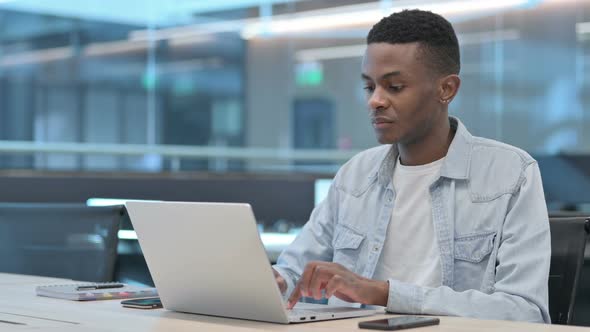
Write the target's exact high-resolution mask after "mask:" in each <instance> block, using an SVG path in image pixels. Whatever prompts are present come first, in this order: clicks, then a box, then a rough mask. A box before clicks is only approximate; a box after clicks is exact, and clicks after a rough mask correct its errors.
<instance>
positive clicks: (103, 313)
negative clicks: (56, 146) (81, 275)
mask: <svg viewBox="0 0 590 332" xmlns="http://www.w3.org/2000/svg"><path fill="white" fill-rule="evenodd" d="M55 282H66V283H67V282H68V280H63V279H55V278H45V277H34V276H22V275H13V274H2V273H0V292H1V294H2V296H0V331H26V330H36V331H64V332H77V331H91V332H100V331H120V332H125V331H134V332H135V331H154V332H155V331H180V332H183V331H187V332H188V331H191V332H193V331H260V330H263V331H266V330H268V331H318V330H321V331H332V330H333V331H352V330H359V329H358V327H357V324H358V322H359V321H362V320H370V319H378V318H384V317H393V316H394V315H377V316H373V317H363V318H353V319H342V320H333V321H324V322H314V323H303V324H292V325H280V324H271V323H262V322H254V321H245V320H237V319H228V318H219V317H211V316H201V315H193V314H184V313H178V312H171V311H167V310H164V309H157V310H141V309H130V308H123V307H121V305H120V303H119V302H120V301H119V300H106V301H90V302H76V301H68V300H61V299H52V298H44V297H38V296H36V295H35V286H36V285H42V284H52V283H55ZM440 319H441V323H440V325H439V326H431V327H424V328H420V330H419V331H420V332H428V331H443V332H444V331H456V332H461V331H477V330H485V331H503V332H510V331H515V332H516V331H518V332H523V331H525V332H526V331H535V332H536V331H551V332H560V331H578V330H580V331H582V330H583V331H590V329H588V328H581V327H568V326H556V325H553V326H551V325H544V324H528V323H517V322H505V321H489V320H476V319H467V318H458V317H440ZM1 321H9V322H21V323H25V324H27V325H14V324H8V323H2V322H1ZM362 331H368V330H362Z"/></svg>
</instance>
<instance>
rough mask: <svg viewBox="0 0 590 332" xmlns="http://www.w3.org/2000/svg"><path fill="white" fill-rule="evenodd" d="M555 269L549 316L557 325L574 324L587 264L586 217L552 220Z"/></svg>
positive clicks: (589, 221)
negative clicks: (578, 297) (582, 276)
mask: <svg viewBox="0 0 590 332" xmlns="http://www.w3.org/2000/svg"><path fill="white" fill-rule="evenodd" d="M549 227H550V229H551V267H550V272H549V314H550V315H551V321H552V323H553V324H566V325H569V324H571V322H572V318H573V317H572V316H573V314H572V313H573V309H574V304H575V301H576V292H577V290H578V280H579V279H580V272H581V270H582V265H583V263H584V249H585V246H586V241H587V239H588V234H589V233H590V219H589V218H586V217H571V218H554V217H552V218H549Z"/></svg>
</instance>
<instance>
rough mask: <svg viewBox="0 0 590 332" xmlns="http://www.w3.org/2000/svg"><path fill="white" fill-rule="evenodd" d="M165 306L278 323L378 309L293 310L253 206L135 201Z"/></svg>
mask: <svg viewBox="0 0 590 332" xmlns="http://www.w3.org/2000/svg"><path fill="white" fill-rule="evenodd" d="M125 206H126V207H127V211H128V213H129V217H130V219H131V223H132V224H133V228H134V229H135V231H136V233H137V236H138V239H139V244H140V246H141V250H142V251H143V254H144V257H145V260H146V262H147V265H148V268H149V271H150V273H151V276H152V279H153V281H154V284H155V286H156V288H157V289H158V294H159V295H160V298H161V300H162V304H163V306H164V308H166V309H168V310H173V311H180V312H186V313H194V314H202V315H212V316H222V317H231V318H240V319H249V320H257V321H266V322H273V323H283V324H288V323H301V322H309V321H319V320H328V319H339V318H349V317H362V316H369V315H373V314H374V313H375V310H373V309H364V308H351V307H335V306H328V305H320V304H307V303H298V304H297V305H296V306H295V308H293V309H292V310H286V309H285V303H284V302H283V297H282V296H281V293H280V291H279V287H278V286H277V284H276V282H275V278H274V275H273V272H272V268H271V265H270V263H269V260H268V257H267V255H266V252H265V251H264V246H263V244H262V241H261V240H260V235H259V234H258V229H257V227H256V221H255V219H254V213H253V212H252V208H251V207H250V205H249V204H236V203H189V202H164V201H127V202H126V203H125Z"/></svg>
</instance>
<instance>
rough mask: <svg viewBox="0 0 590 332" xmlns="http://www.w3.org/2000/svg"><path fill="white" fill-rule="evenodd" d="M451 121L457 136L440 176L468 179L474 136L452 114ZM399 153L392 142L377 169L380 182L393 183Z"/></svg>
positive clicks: (384, 183) (385, 184)
mask: <svg viewBox="0 0 590 332" xmlns="http://www.w3.org/2000/svg"><path fill="white" fill-rule="evenodd" d="M449 122H450V125H451V129H452V130H454V131H455V137H453V141H452V142H451V145H450V146H449V150H448V151H447V155H446V158H445V160H444V162H443V164H442V166H441V169H440V176H444V177H447V178H451V179H467V178H469V165H470V164H471V145H472V143H473V136H472V135H471V133H469V131H468V130H467V128H465V126H464V125H463V123H461V121H460V120H459V119H457V118H455V117H452V116H450V117H449ZM398 155H399V153H398V151H397V146H396V145H395V144H392V145H391V148H390V149H389V151H388V153H387V155H386V156H385V158H384V159H383V162H381V165H380V166H379V170H378V171H377V176H378V179H379V182H380V183H381V184H382V185H383V186H387V185H388V184H389V183H391V179H392V177H393V170H394V169H395V164H396V162H397V159H398Z"/></svg>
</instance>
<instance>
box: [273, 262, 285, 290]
mask: <svg viewBox="0 0 590 332" xmlns="http://www.w3.org/2000/svg"><path fill="white" fill-rule="evenodd" d="M272 273H273V274H274V275H275V281H276V282H277V285H279V289H280V290H281V294H285V291H287V282H286V281H285V278H283V277H281V275H280V274H279V273H278V272H277V270H275V269H274V268H273V269H272Z"/></svg>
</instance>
